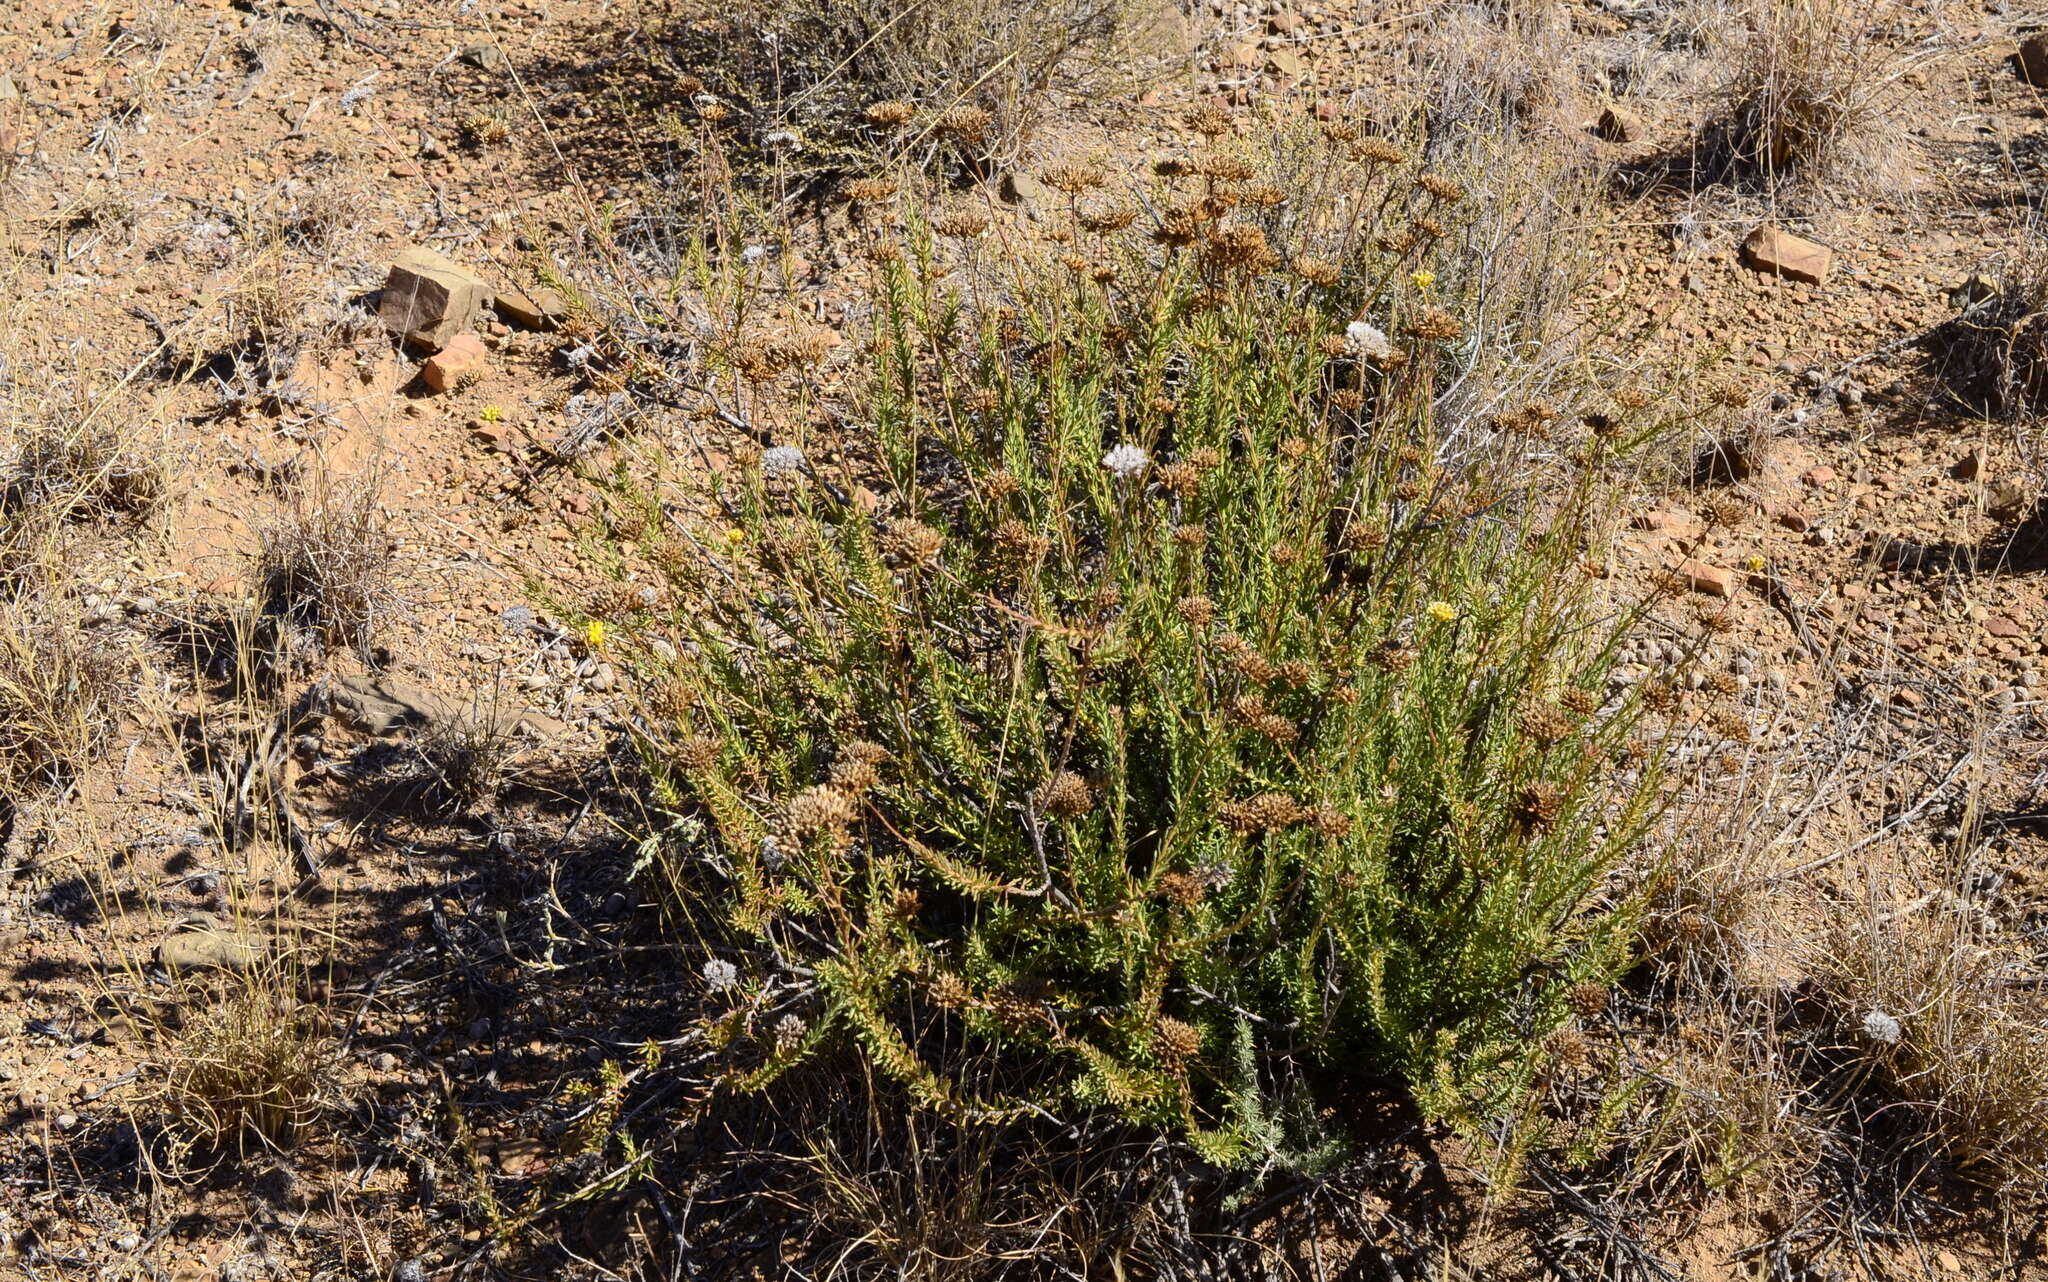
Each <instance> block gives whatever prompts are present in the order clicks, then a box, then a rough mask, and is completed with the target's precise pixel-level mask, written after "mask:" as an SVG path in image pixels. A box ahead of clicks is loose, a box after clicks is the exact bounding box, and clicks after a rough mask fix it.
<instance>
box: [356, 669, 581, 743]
mask: <svg viewBox="0 0 2048 1282" xmlns="http://www.w3.org/2000/svg"><path fill="white" fill-rule="evenodd" d="M327 707H328V710H329V711H331V712H333V713H334V714H335V715H336V716H338V717H340V718H341V719H342V720H343V721H346V722H347V723H348V724H350V725H351V726H353V727H355V728H356V729H357V730H360V731H362V732H363V733H364V734H373V735H388V734H393V733H396V732H397V731H400V730H411V731H415V732H418V731H423V730H430V729H434V728H437V727H443V726H451V725H461V724H464V723H467V724H471V725H474V724H478V723H480V722H481V723H488V722H491V721H493V720H495V721H496V723H497V724H498V725H499V726H501V727H503V728H505V729H507V730H510V729H514V728H518V729H522V730H526V731H529V732H530V733H533V734H535V735H538V736H540V737H542V738H551V737H553V736H555V735H558V734H563V733H566V732H567V730H568V727H567V726H565V725H563V724H562V723H561V722H559V721H557V720H555V719H554V718H553V717H550V716H546V715H544V714H542V713H539V712H535V711H534V710H532V709H531V708H522V707H507V706H496V707H494V706H492V704H491V703H490V702H489V699H488V696H480V697H479V700H478V701H477V702H475V703H472V702H466V701H464V700H461V699H454V698H450V697H448V696H446V695H441V694H436V693H435V692H433V691H432V690H427V689H424V688H422V687H420V686H416V685H413V684H411V683H410V682H407V681H404V680H401V679H400V678H398V677H394V676H390V675H388V674H387V675H384V676H364V677H340V678H337V679H336V680H335V681H333V682H332V683H331V684H330V685H329V686H328V688H327Z"/></svg>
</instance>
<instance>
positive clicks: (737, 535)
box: [725, 526, 747, 545]
mask: <svg viewBox="0 0 2048 1282" xmlns="http://www.w3.org/2000/svg"><path fill="white" fill-rule="evenodd" d="M725 541H726V542H727V543H731V544H735V545H737V544H741V543H745V542H746V541H747V532H746V531H745V530H742V529H741V528H739V527H738V526H734V527H733V528H731V529H730V530H727V531H726V532H725Z"/></svg>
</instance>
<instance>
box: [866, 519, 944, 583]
mask: <svg viewBox="0 0 2048 1282" xmlns="http://www.w3.org/2000/svg"><path fill="white" fill-rule="evenodd" d="M945 546H946V539H945V536H944V535H942V534H940V533H939V532H938V531H937V530H935V529H933V528H932V527H931V526H929V525H926V524H925V523H924V522H922V521H919V520H916V519H915V518H912V517H900V518H898V519H897V520H894V521H891V522H889V528H888V529H887V530H886V531H885V532H884V533H883V535H882V551H883V553H884V554H885V555H887V556H888V557H889V558H890V559H892V560H893V561H895V562H896V563H897V564H898V565H902V566H906V567H909V568H912V569H920V570H922V569H929V568H930V567H931V566H933V565H936V564H938V560H939V553H940V552H941V551H943V550H944V549H945Z"/></svg>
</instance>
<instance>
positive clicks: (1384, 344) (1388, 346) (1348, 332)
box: [1344, 320, 1394, 361]
mask: <svg viewBox="0 0 2048 1282" xmlns="http://www.w3.org/2000/svg"><path fill="white" fill-rule="evenodd" d="M1344 346H1345V347H1346V348H1348V349H1349V350H1350V352H1351V354H1352V355H1353V356H1354V357H1356V358H1358V359H1359V360H1362V361H1363V360H1374V361H1383V360H1385V359H1387V357H1389V356H1392V355H1393V354H1394V345H1393V344H1392V343H1391V342H1389V341H1387V334H1386V331H1385V330H1383V329H1380V328H1379V327H1378V326H1376V325H1373V324H1371V323H1370V322H1368V321H1362V320H1356V321H1352V322H1351V323H1350V324H1349V325H1347V326H1345V327H1344Z"/></svg>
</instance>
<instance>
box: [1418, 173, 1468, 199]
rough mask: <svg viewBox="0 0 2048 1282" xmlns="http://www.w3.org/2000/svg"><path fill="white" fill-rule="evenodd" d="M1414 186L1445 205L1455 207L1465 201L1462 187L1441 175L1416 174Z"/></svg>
mask: <svg viewBox="0 0 2048 1282" xmlns="http://www.w3.org/2000/svg"><path fill="white" fill-rule="evenodd" d="M1415 185H1416V186H1417V187H1420V188H1421V189H1422V190H1424V191H1426V192H1428V193H1429V194H1430V195H1432V196H1434V197H1436V198H1437V199H1438V200H1441V201H1442V202H1444V203H1445V204H1446V205H1455V204H1457V203H1458V202H1459V201H1461V200H1463V199H1465V188H1464V185H1463V184H1461V183H1458V182H1456V181H1454V180H1452V179H1449V178H1446V177H1444V176H1443V175H1442V174H1417V175H1416V176H1415Z"/></svg>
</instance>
